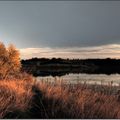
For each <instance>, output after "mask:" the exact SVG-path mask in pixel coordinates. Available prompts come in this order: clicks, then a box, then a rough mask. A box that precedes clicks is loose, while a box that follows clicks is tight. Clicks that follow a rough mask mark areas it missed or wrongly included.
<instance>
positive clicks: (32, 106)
mask: <svg viewBox="0 0 120 120" xmlns="http://www.w3.org/2000/svg"><path fill="white" fill-rule="evenodd" d="M94 87H95V86H94ZM95 88H96V87H95ZM102 88H104V87H103V86H101V89H102ZM99 89H100V88H99ZM110 90H111V87H110ZM107 92H108V93H110V92H109V90H107ZM107 92H106V90H105V92H104V91H103V90H102V91H101V90H96V89H93V88H92V89H91V87H89V86H87V85H86V84H84V85H82V84H77V85H75V86H73V85H64V84H61V83H59V82H56V83H55V84H50V83H49V82H44V81H43V82H41V81H39V82H38V81H37V82H36V81H35V80H34V79H33V78H32V77H31V76H29V75H27V74H25V73H24V74H21V75H20V76H17V77H16V78H14V79H12V80H1V81H0V118H79V119H80V118H90V119H93V118H96V119H98V118H99V119H100V118H104V119H105V118H109V119H110V118H120V97H119V95H113V94H107Z"/></svg>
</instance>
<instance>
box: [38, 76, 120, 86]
mask: <svg viewBox="0 0 120 120" xmlns="http://www.w3.org/2000/svg"><path fill="white" fill-rule="evenodd" d="M37 79H38V80H44V81H47V82H51V83H53V82H56V80H58V81H61V82H62V83H64V84H78V83H86V84H97V85H113V86H119V85H120V74H111V75H106V74H67V75H64V76H61V77H53V76H39V77H37Z"/></svg>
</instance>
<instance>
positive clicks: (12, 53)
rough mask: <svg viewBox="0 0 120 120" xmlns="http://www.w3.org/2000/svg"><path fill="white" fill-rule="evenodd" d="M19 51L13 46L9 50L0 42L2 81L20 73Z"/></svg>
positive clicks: (0, 76)
mask: <svg viewBox="0 0 120 120" xmlns="http://www.w3.org/2000/svg"><path fill="white" fill-rule="evenodd" d="M20 68H21V63H20V54H19V51H18V50H17V49H16V48H15V47H14V46H13V45H12V44H11V45H9V46H8V48H6V47H5V45H4V44H3V43H1V42H0V79H6V78H7V77H8V76H9V75H13V74H16V73H17V72H18V71H20Z"/></svg>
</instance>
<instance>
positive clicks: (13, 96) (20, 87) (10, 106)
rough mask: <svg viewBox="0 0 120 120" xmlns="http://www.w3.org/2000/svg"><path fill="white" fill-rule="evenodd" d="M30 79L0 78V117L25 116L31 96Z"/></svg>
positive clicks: (31, 82)
mask: <svg viewBox="0 0 120 120" xmlns="http://www.w3.org/2000/svg"><path fill="white" fill-rule="evenodd" d="M33 84H34V81H33V80H32V79H30V77H29V79H28V80H27V79H26V77H24V78H23V79H13V80H0V118H26V117H27V114H26V113H27V111H28V110H29V109H30V107H31V102H32V101H31V100H32V97H33V92H32V86H33Z"/></svg>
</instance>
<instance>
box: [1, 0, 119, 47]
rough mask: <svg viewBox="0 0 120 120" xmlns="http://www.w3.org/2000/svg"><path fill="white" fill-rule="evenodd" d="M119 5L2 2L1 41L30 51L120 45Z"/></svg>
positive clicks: (115, 3) (64, 2) (117, 2)
mask: <svg viewBox="0 0 120 120" xmlns="http://www.w3.org/2000/svg"><path fill="white" fill-rule="evenodd" d="M119 11H120V2H119V1H104V2H102V1H98V2H95V1H85V2H83V1H75V2H74V1H61V2H60V1H59V2H55V1H54V2H52V1H51V2H50V1H48V2H47V1H46V2H43V1H27V2H26V1H14V2H12V1H9V2H7V1H6V2H3V1H0V39H2V40H3V41H5V42H6V43H10V42H12V43H14V44H16V45H17V46H18V47H19V48H27V47H86V46H99V45H104V44H119V43H120V14H119Z"/></svg>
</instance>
